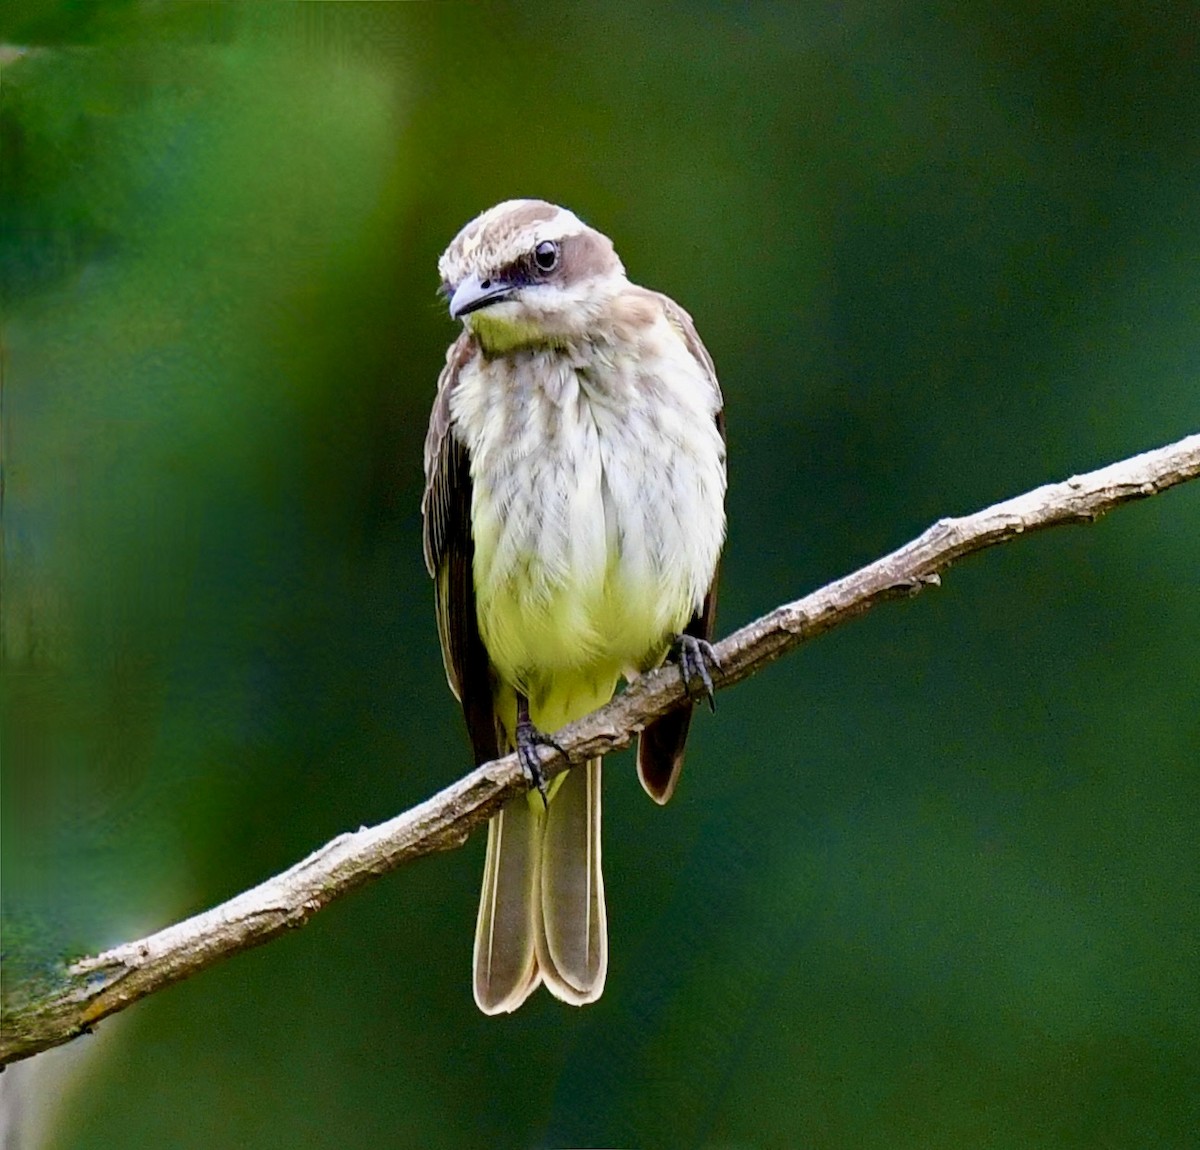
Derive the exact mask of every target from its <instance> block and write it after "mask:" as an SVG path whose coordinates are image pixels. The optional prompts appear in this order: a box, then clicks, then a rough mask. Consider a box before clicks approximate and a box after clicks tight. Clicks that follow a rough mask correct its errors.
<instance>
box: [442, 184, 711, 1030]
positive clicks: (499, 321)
mask: <svg viewBox="0 0 1200 1150" xmlns="http://www.w3.org/2000/svg"><path fill="white" fill-rule="evenodd" d="M438 270H439V273H440V276H441V288H440V290H441V292H442V294H443V295H444V297H445V298H446V299H447V301H448V304H449V311H450V316H451V318H452V319H454V320H457V321H460V322H461V324H462V330H461V333H460V334H459V336H458V338H457V339H456V340H455V341H454V342H453V343H452V344H451V346H450V348H449V350H448V351H447V353H446V363H445V367H444V368H443V370H442V372H441V375H440V377H439V380H438V384H437V391H436V396H435V399H434V403H433V410H432V413H431V415H430V421H429V430H428V434H427V437H426V441H425V452H424V471H425V491H424V495H423V497H422V500H421V512H422V522H423V541H424V553H425V562H426V566H427V568H428V570H429V573H430V575H431V576H432V577H433V580H434V598H435V606H436V616H437V629H438V637H439V641H440V645H441V651H442V659H443V663H444V666H445V671H446V677H447V679H448V681H449V684H450V688H451V690H452V691H453V693H454V695H455V696H456V697H457V699H458V701H459V703H460V704H461V706H462V710H463V714H464V717H465V720H466V726H467V730H468V733H469V736H470V740H471V744H472V749H473V752H474V757H475V760H476V763H484V762H488V761H490V760H492V759H495V758H498V757H500V755H502V754H505V753H509V752H511V751H512V750H514V749H515V750H516V751H517V753H518V756H519V758H520V761H521V763H522V766H523V767H524V770H525V772H526V774H527V775H528V776H529V778H530V780H531V783H532V784H533V785H531V787H530V789H529V791H528V793H527V794H522V795H520V796H518V797H517V798H514V799H512V800H510V801H509V802H508V803H507V804H506V805H505V806H503V807H502V808H501V810H500V811H499V813H497V814H496V815H494V816H493V817H492V819H491V821H490V822H489V825H488V839H487V853H486V860H485V864H484V877H483V889H482V892H481V896H480V902H479V913H478V918H477V921H476V930H475V946H474V953H473V991H474V998H475V1002H476V1004H477V1005H478V1007H479V1008H480V1010H482V1011H483V1012H484V1013H485V1014H501V1013H507V1012H511V1011H513V1010H516V1009H517V1008H518V1007H519V1006H520V1005H521V1004H522V1003H523V1002H525V1000H526V999H527V998H528V997H529V995H530V994H531V993H532V992H533V991H534V990H535V989H536V988H537V987H538V986H539V985H541V984H544V985H545V986H546V987H547V989H548V990H549V991H550V992H551V994H553V995H554V996H555V997H556V998H558V999H560V1000H562V1001H564V1002H567V1003H571V1004H573V1005H577V1006H582V1005H584V1004H586V1003H591V1002H595V1001H596V1000H597V999H598V998H599V997H600V995H601V992H602V991H603V989H604V983H605V978H606V974H607V970H608V922H607V911H606V906H605V894H604V879H603V872H602V866H601V861H602V860H601V760H600V759H599V758H593V759H591V760H589V761H588V762H587V763H586V764H581V765H578V766H573V767H572V768H571V769H570V770H568V771H567V772H565V773H563V774H560V775H557V776H556V777H555V778H554V779H553V780H550V781H549V783H547V781H546V779H545V777H544V775H543V774H542V771H541V767H540V761H541V760H540V749H539V748H540V745H541V744H544V743H547V742H549V743H552V744H553V739H552V738H551V737H550V734H549V733H550V732H554V731H557V730H558V729H560V728H561V727H563V726H564V725H565V724H567V723H569V722H572V721H574V720H576V719H578V718H581V717H582V716H583V715H585V714H587V713H589V712H590V711H592V710H594V709H596V708H597V707H599V706H601V705H603V704H604V703H606V702H608V701H609V699H611V698H612V696H613V694H614V692H615V691H616V688H617V686H618V684H619V682H620V680H621V679H622V678H624V679H625V680H626V681H632V680H634V679H636V678H637V677H638V676H639V675H640V674H644V673H645V672H647V671H649V670H651V669H653V668H655V667H657V666H659V665H661V664H662V663H663V662H664V661H665V660H666V659H667V658H668V657H674V658H677V659H678V660H679V663H680V667H681V672H682V674H683V677H684V682H685V685H686V687H687V690H688V701H687V702H686V703H685V704H684V705H683V706H682V707H680V708H679V709H677V710H674V711H671V712H669V713H668V714H666V715H664V716H662V717H660V718H657V719H655V720H654V721H652V722H651V723H649V724H648V725H647V726H646V727H645V729H644V730H643V731H642V732H641V734H640V737H639V743H638V751H637V770H638V776H639V778H640V780H641V783H642V785H643V787H644V788H645V790H646V791H647V793H648V794H649V795H650V797H651V798H652V799H654V800H655V801H656V802H658V803H660V804H661V803H665V802H666V801H667V800H668V799H669V798H670V797H671V795H672V793H673V791H674V790H675V786H676V783H677V782H678V779H679V773H680V768H681V766H682V763H683V755H684V743H685V741H686V739H687V734H688V727H689V724H690V721H691V713H692V703H693V702H694V701H698V700H700V699H702V698H704V697H705V696H707V698H708V701H709V703H710V704H711V703H712V689H713V683H712V674H713V673H714V672H719V663H718V662H717V659H716V655H715V653H714V651H713V648H712V646H711V643H710V641H711V638H712V634H713V626H714V620H715V612H716V597H717V582H718V571H719V565H720V558H721V552H722V549H723V547H724V542H725V493H726V447H725V423H724V404H723V399H722V395H721V389H720V386H719V385H718V382H717V376H716V371H715V369H714V367H713V361H712V359H711V357H710V356H709V354H708V352H707V350H706V349H705V347H704V344H703V343H702V342H701V341H700V337H699V336H698V335H697V334H696V328H695V325H694V323H693V322H692V319H691V317H690V316H689V315H688V313H687V312H686V311H684V310H683V308H681V307H680V306H679V305H678V304H677V303H675V302H674V301H673V300H672V299H670V298H669V297H667V296H666V295H662V294H660V293H659V292H656V291H651V290H649V289H647V288H644V287H640V286H638V285H636V284H634V283H632V282H630V280H629V278H628V276H627V275H626V271H625V267H624V265H623V264H622V262H621V260H620V259H619V258H618V256H617V254H616V251H615V250H614V247H613V244H612V241H611V240H610V239H609V238H608V237H607V236H605V235H603V234H602V233H601V232H599V231H597V230H596V229H594V228H592V227H589V226H588V225H587V224H585V223H583V222H582V221H581V220H580V219H579V217H577V216H576V215H575V214H574V213H573V212H571V211H569V210H568V209H566V208H562V207H558V206H556V205H554V204H552V203H549V202H547V201H545V200H537V199H515V200H507V201H505V202H503V203H499V204H497V205H495V206H494V207H492V208H489V209H488V210H487V211H485V212H483V213H482V214H481V215H479V216H477V217H476V218H475V219H473V220H472V221H470V222H469V223H468V224H467V225H466V226H465V227H463V228H462V230H461V231H460V232H459V233H458V235H457V236H455V238H454V239H453V241H452V242H451V243H450V245H449V247H448V248H447V249H446V251H445V252H444V254H443V255H442V257H441V259H440V260H439V261H438ZM554 745H557V744H554Z"/></svg>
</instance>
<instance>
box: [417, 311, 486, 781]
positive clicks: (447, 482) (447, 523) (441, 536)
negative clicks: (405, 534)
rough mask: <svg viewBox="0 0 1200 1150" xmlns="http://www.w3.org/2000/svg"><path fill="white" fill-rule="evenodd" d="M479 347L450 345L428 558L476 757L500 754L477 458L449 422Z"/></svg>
mask: <svg viewBox="0 0 1200 1150" xmlns="http://www.w3.org/2000/svg"><path fill="white" fill-rule="evenodd" d="M476 353H477V348H476V346H475V343H474V341H473V340H472V339H471V337H470V336H469V335H467V333H466V332H464V333H463V334H462V335H461V336H459V338H458V340H457V341H456V342H455V343H454V344H453V345H452V346H451V348H450V350H449V351H448V352H447V353H446V366H445V367H444V368H443V369H442V374H441V377H440V378H439V379H438V389H437V397H436V398H435V399H434V401H433V412H432V414H431V415H430V417H429V433H428V435H426V437H425V494H424V495H423V496H422V498H421V516H422V518H423V520H424V542H425V566H426V567H428V568H429V573H430V575H432V576H433V579H434V599H435V603H436V608H437V626H438V638H439V639H440V640H441V644H442V662H443V663H444V664H445V667H446V678H447V680H449V683H450V689H451V690H452V691H453V692H454V694H455V696H456V697H457V698H458V701H459V702H460V703H461V704H462V709H463V714H464V716H465V717H466V720H467V731H468V733H469V734H470V737H471V746H472V748H473V750H474V752H475V761H476V762H477V763H486V762H488V761H489V760H491V759H494V758H497V757H498V755H499V748H498V743H497V739H496V723H495V718H494V716H493V709H492V677H491V668H490V664H489V662H488V656H487V650H486V649H485V648H484V645H483V640H482V639H481V638H480V637H479V621H478V618H477V616H476V614H475V580H474V575H473V573H472V563H473V561H474V557H475V544H474V542H473V540H472V538H471V460H470V456H469V454H468V452H467V449H466V447H464V446H463V445H462V443H460V442H459V440H458V437H457V436H456V435H455V434H454V431H453V428H452V427H451V424H450V393H451V392H452V391H453V390H454V388H455V385H456V384H457V383H458V377H459V373H460V372H461V371H462V369H463V367H464V366H465V365H466V364H467V363H468V362H469V361H470V360H471V357H472V356H473V355H475V354H476Z"/></svg>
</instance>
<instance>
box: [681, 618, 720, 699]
mask: <svg viewBox="0 0 1200 1150" xmlns="http://www.w3.org/2000/svg"><path fill="white" fill-rule="evenodd" d="M671 655H672V656H673V657H674V658H675V659H676V660H677V661H678V663H679V673H680V674H681V675H682V676H683V687H684V690H685V691H687V693H688V696H689V697H690V698H692V699H695V700H700V699H707V700H708V706H709V710H712V711H715V710H716V709H717V699H716V693H715V691H714V689H713V681H712V674H711V672H710V668H712V669H713V670H717V671H720V670H721V660H720V659H718V658H717V653H716V651H714V650H713V645H712V644H711V643H710V642H708V641H707V640H706V639H697V638H696V636H695V635H687V634H684V635H680V636H679V637H678V638H677V639H676V640H675V642H674V643H672V644H671Z"/></svg>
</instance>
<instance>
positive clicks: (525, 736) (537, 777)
mask: <svg viewBox="0 0 1200 1150" xmlns="http://www.w3.org/2000/svg"><path fill="white" fill-rule="evenodd" d="M539 747H553V748H554V749H555V750H556V751H557V752H558V753H559V754H560V755H562V757H563V758H564V759H567V760H568V761H569V760H570V755H568V754H567V752H566V749H565V748H564V747H563V746H562V745H561V744H560V743H557V742H555V740H554V739H552V738H551V737H550V736H549V735H547V734H544V733H543V732H542V731H539V730H538V729H537V727H535V726H534V725H533V720H532V719H531V718H530V717H529V700H528V699H527V698H526V697H525V695H523V694H521V693H520V692H518V693H517V758H518V759H519V760H520V763H521V767H522V768H523V769H524V771H525V774H526V775H528V776H529V781H530V783H531V784H532V785H533V786H535V787H537V789H538V794H540V795H541V796H542V805H543V806H549V805H550V792H549V789H548V787H547V781H546V772H545V771H543V770H542V759H541V755H539V754H538V748H539Z"/></svg>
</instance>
